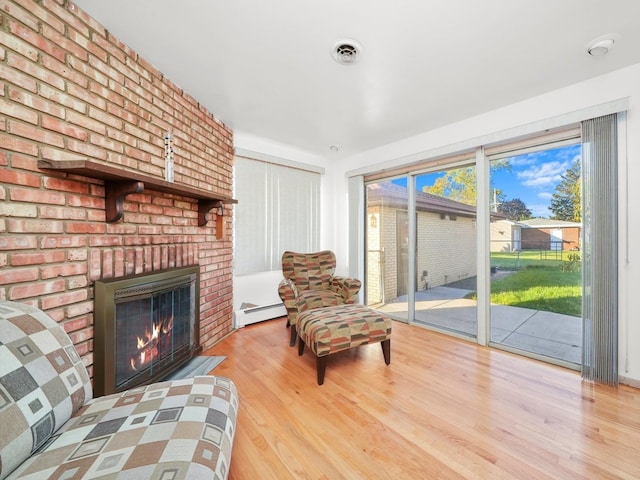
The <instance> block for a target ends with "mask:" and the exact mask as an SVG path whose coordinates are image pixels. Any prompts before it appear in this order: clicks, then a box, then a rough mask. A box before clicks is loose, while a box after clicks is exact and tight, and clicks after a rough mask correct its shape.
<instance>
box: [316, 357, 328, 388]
mask: <svg viewBox="0 0 640 480" xmlns="http://www.w3.org/2000/svg"><path fill="white" fill-rule="evenodd" d="M316 364H317V366H318V385H322V384H323V383H324V372H325V371H326V370H327V355H325V356H323V357H317V360H316Z"/></svg>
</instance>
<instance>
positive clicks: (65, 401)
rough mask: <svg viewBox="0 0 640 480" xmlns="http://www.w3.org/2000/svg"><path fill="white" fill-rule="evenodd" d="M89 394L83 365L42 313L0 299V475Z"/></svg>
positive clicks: (61, 332) (44, 438) (40, 442)
mask: <svg viewBox="0 0 640 480" xmlns="http://www.w3.org/2000/svg"><path fill="white" fill-rule="evenodd" d="M91 397H92V390H91V382H90V379H89V375H88V374H87V370H86V368H85V367H84V364H83V363H82V360H81V359H80V357H79V355H78V353H77V352H76V350H75V348H74V346H73V344H72V343H71V340H70V339H69V337H68V336H67V334H66V332H65V331H64V330H63V328H62V327H61V326H60V325H59V324H58V323H56V322H55V321H54V320H52V319H51V318H50V317H49V316H48V315H47V314H45V313H44V312H42V311H41V310H38V309H37V308H34V307H30V306H28V305H23V304H20V303H15V302H7V301H0V425H1V427H0V479H2V478H5V477H6V476H7V475H8V474H9V472H11V471H12V470H13V469H14V468H16V467H17V466H18V465H20V464H21V463H22V462H23V461H24V460H25V459H27V458H28V457H29V456H30V455H32V453H33V452H34V451H36V450H37V449H38V448H40V447H41V446H42V445H43V444H44V443H46V442H47V441H48V440H49V438H50V437H51V436H52V435H53V434H54V432H55V431H56V430H58V429H59V428H60V427H61V426H62V425H63V424H64V423H65V422H67V421H68V420H69V419H70V418H71V416H72V415H73V414H74V413H75V412H77V411H78V410H79V409H80V408H81V407H82V406H83V405H84V404H85V402H86V401H88V400H90V399H91Z"/></svg>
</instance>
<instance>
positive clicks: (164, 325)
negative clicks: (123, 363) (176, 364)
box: [129, 315, 173, 370]
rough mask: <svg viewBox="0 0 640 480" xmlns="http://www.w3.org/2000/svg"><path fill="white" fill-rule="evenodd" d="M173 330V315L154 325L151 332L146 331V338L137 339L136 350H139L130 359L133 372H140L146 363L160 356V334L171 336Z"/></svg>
mask: <svg viewBox="0 0 640 480" xmlns="http://www.w3.org/2000/svg"><path fill="white" fill-rule="evenodd" d="M172 328H173V315H171V316H170V317H169V318H167V319H163V320H160V321H159V322H157V323H155V322H154V324H153V326H152V328H151V332H149V331H145V332H144V337H136V349H137V350H138V351H137V352H136V353H135V354H134V355H133V356H131V358H130V359H129V364H130V365H131V368H132V369H133V370H140V368H142V367H143V366H144V365H145V364H146V363H148V362H150V361H152V360H153V359H154V358H155V357H156V356H158V342H159V341H160V334H161V333H162V334H163V335H164V336H166V335H171V329H172Z"/></svg>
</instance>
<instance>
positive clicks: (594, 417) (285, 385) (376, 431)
mask: <svg viewBox="0 0 640 480" xmlns="http://www.w3.org/2000/svg"><path fill="white" fill-rule="evenodd" d="M288 338H289V331H288V330H287V329H286V328H285V327H284V319H277V320H270V321H267V322H262V323H259V324H255V325H251V326H248V327H245V328H243V329H240V330H238V331H236V332H234V333H233V334H231V335H229V336H228V337H227V338H225V339H224V340H222V341H221V342H220V343H219V344H217V345H216V346H214V347H213V348H212V349H210V350H209V351H208V352H206V353H207V354H209V355H225V356H226V357H227V358H226V360H225V361H224V362H222V363H221V364H220V365H219V366H218V367H216V369H215V370H214V372H213V374H216V375H223V376H227V377H229V378H231V379H233V381H234V382H235V383H236V385H237V387H238V391H239V393H240V411H239V414H238V424H237V429H236V438H235V443H234V447H233V458H232V464H231V469H230V473H229V478H230V479H231V480H241V479H251V480H255V479H260V480H262V479H267V480H268V479H277V480H286V479H296V480H297V479H312V480H325V479H326V480H335V479H342V478H344V479H360V478H362V479H381V480H383V479H384V480H389V479H414V478H429V479H432V478H433V479H439V478H442V479H463V478H464V479H469V478H471V479H482V480H484V479H490V478H495V479H525V478H526V479H540V480H546V479H554V480H555V479H594V478H598V479H600V478H603V479H609V478H610V479H639V478H640V455H639V453H638V452H639V449H640V390H637V389H634V388H631V387H627V386H620V387H619V388H611V387H605V386H600V385H592V384H589V383H584V382H582V380H581V378H580V375H579V374H578V373H577V372H575V371H572V370H567V369H563V368H560V367H556V366H553V365H548V364H545V363H542V362H538V361H535V360H531V359H527V358H524V357H520V356H518V355H514V354H511V353H507V352H503V351H500V350H496V349H490V348H484V347H479V346H477V345H475V344H473V343H470V342H466V341H463V340H459V339H455V338H451V337H448V336H445V335H442V334H439V333H435V332H430V331H428V330H425V329H423V328H420V327H417V326H410V325H406V324H403V323H399V322H394V325H393V333H392V337H391V338H392V340H391V365H388V366H387V365H385V363H384V358H383V355H382V350H381V348H380V345H379V344H374V345H365V346H362V347H360V348H358V349H352V350H349V351H345V352H340V353H338V354H335V355H332V356H330V357H329V359H328V362H327V372H326V377H325V382H324V385H322V386H319V385H318V384H317V381H316V362H315V357H314V356H313V354H312V353H311V352H310V351H309V350H308V349H305V352H304V354H303V355H302V356H298V349H297V348H295V347H289V345H288Z"/></svg>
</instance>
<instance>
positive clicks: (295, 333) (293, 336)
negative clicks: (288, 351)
mask: <svg viewBox="0 0 640 480" xmlns="http://www.w3.org/2000/svg"><path fill="white" fill-rule="evenodd" d="M297 337H298V330H297V329H296V326H295V325H291V340H290V341H289V346H291V347H293V346H294V345H295V344H296V338H297Z"/></svg>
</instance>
